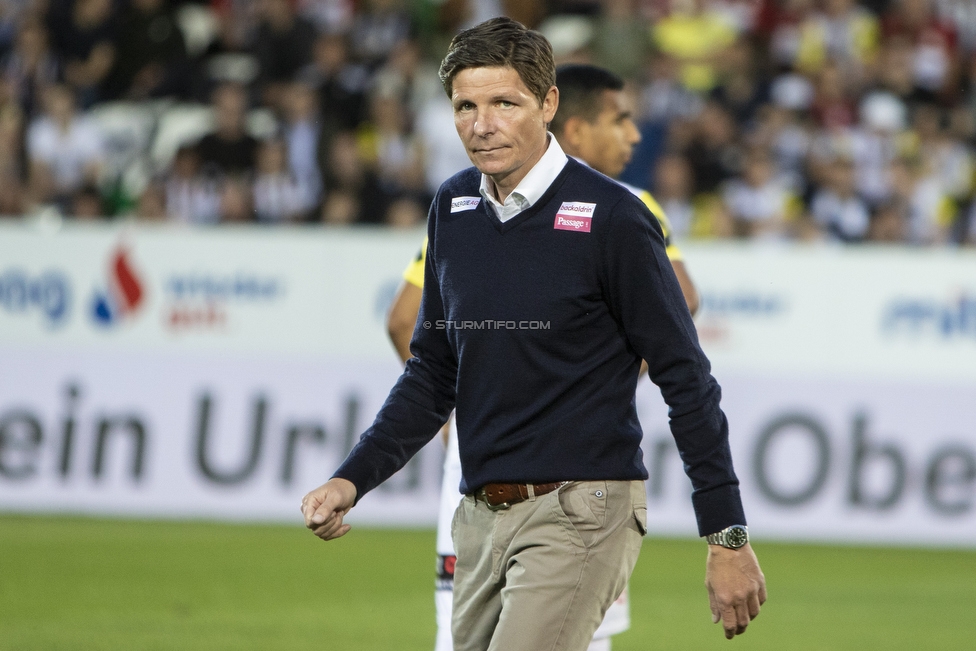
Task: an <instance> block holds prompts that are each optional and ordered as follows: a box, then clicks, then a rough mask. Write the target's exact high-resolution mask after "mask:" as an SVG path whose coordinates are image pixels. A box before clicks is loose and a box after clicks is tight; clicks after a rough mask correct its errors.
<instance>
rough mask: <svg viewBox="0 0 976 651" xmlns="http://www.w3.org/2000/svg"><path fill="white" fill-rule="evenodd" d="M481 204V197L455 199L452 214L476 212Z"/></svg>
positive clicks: (452, 203)
mask: <svg viewBox="0 0 976 651" xmlns="http://www.w3.org/2000/svg"><path fill="white" fill-rule="evenodd" d="M479 203H481V197H454V198H453V199H451V212H463V211H465V210H474V209H475V208H477V207H478V204H479Z"/></svg>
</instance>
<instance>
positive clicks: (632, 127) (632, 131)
mask: <svg viewBox="0 0 976 651" xmlns="http://www.w3.org/2000/svg"><path fill="white" fill-rule="evenodd" d="M640 141H641V132H640V129H638V128H637V125H636V124H634V121H633V120H627V142H629V143H630V144H632V145H636V144H637V143H639V142H640Z"/></svg>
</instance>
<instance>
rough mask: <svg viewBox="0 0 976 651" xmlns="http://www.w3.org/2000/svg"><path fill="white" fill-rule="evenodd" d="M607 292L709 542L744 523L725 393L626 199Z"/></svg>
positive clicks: (651, 237) (638, 211)
mask: <svg viewBox="0 0 976 651" xmlns="http://www.w3.org/2000/svg"><path fill="white" fill-rule="evenodd" d="M603 246H604V248H603V269H602V272H603V274H604V283H605V293H606V295H607V297H608V302H609V304H610V310H611V312H612V313H613V315H614V318H615V319H616V320H617V321H618V323H620V325H621V327H622V329H623V331H624V335H625V336H626V338H627V340H628V343H629V344H630V346H631V347H632V348H633V349H634V351H635V353H636V354H637V355H639V356H640V357H641V358H643V359H644V360H645V361H646V362H647V365H648V370H649V374H650V377H651V380H652V381H653V382H654V383H655V384H656V385H657V386H658V387H659V388H660V389H661V394H662V395H663V396H664V400H665V402H666V403H667V404H668V408H669V409H668V414H669V416H670V421H671V433H672V435H673V436H674V439H675V442H676V443H677V446H678V452H679V454H680V455H681V460H682V461H683V463H684V468H685V472H686V473H687V475H688V477H689V479H691V483H692V487H693V488H694V492H693V493H692V503H693V505H694V508H695V515H696V517H697V520H698V531H699V534H700V535H702V536H705V535H708V534H710V533H715V532H717V531H721V530H722V529H724V528H725V527H728V526H730V525H733V524H745V523H746V520H745V514H744V512H743V509H742V501H741V499H740V496H739V481H738V479H737V478H736V476H735V472H734V470H733V467H732V455H731V451H730V449H729V429H728V421H727V420H726V418H725V414H724V413H723V412H722V410H721V408H720V406H719V401H720V399H721V389H720V388H719V385H718V382H716V381H715V378H713V377H712V375H711V372H710V365H709V363H708V359H707V358H706V357H705V354H704V353H703V352H702V350H701V348H700V346H699V344H698V336H697V333H696V331H695V325H694V323H693V322H692V320H691V315H690V314H689V312H688V308H687V306H686V304H685V302H684V299H683V297H682V294H681V288H680V287H679V285H678V282H677V279H676V278H675V276H674V272H673V270H672V268H671V264H670V262H669V260H668V257H667V253H666V252H665V243H664V238H663V236H662V234H661V231H660V227H659V226H658V224H657V222H656V220H653V219H648V215H647V214H646V208H645V207H644V205H643V204H642V203H640V202H639V201H638V200H636V199H634V198H632V197H630V196H627V197H624V199H622V200H621V201H620V202H618V203H617V204H616V205H615V206H614V208H613V209H612V210H611V215H610V216H609V222H608V224H607V230H606V232H605V235H604V241H603Z"/></svg>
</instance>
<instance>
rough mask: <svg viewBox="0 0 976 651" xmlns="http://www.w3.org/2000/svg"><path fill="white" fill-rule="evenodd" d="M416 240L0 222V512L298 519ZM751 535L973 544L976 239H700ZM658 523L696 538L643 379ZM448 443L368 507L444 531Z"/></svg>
mask: <svg viewBox="0 0 976 651" xmlns="http://www.w3.org/2000/svg"><path fill="white" fill-rule="evenodd" d="M421 238H422V233H420V232H416V231H414V232H407V233H391V232H385V231H371V230H365V231H360V230H321V229H302V228H296V229H281V230H277V229H263V228H233V229H204V230H187V229H179V228H169V227H125V228H110V227H65V228H62V229H60V230H58V231H56V232H44V231H41V230H37V229H33V228H31V227H28V226H23V225H0V362H2V368H3V373H0V510H2V511H17V512H48V513H53V512H69V513H98V514H113V515H126V516H138V517H205V518H221V519H228V520H275V521H291V522H297V521H298V519H299V514H298V504H299V500H300V499H301V496H302V495H303V494H304V493H305V492H306V491H307V490H308V489H309V488H311V487H314V486H316V485H318V483H320V482H321V481H322V480H323V479H325V478H327V477H328V476H329V475H330V474H331V473H332V471H333V470H334V469H335V468H336V466H337V465H338V464H339V463H340V462H341V460H342V458H343V457H344V456H345V454H346V452H348V450H349V449H350V448H351V446H352V445H353V444H354V443H355V441H356V439H357V438H358V436H359V434H360V433H361V432H362V431H363V430H364V429H365V428H366V427H367V426H368V425H369V423H370V422H371V421H372V418H373V417H374V415H375V413H376V411H377V410H378V408H379V406H380V405H381V404H382V402H383V400H384V399H385V398H386V395H387V393H388V391H389V389H390V387H391V386H392V384H393V383H394V382H395V380H396V377H397V375H398V373H399V369H400V366H399V364H398V363H397V361H396V358H395V355H394V352H393V349H392V346H391V345H390V343H389V341H388V339H387V336H386V330H385V312H386V309H387V307H388V306H389V304H390V301H391V300H392V297H393V294H394V292H395V290H396V287H397V286H398V284H399V282H400V274H401V272H402V270H403V268H404V266H405V265H406V263H407V262H408V261H409V260H410V259H411V257H412V256H413V255H415V254H416V252H417V249H418V247H419V244H420V240H421ZM685 254H686V259H687V263H688V266H689V268H690V270H691V273H692V275H693V277H694V279H695V281H696V283H697V284H698V287H699V290H700V292H701V295H702V310H701V312H700V314H699V316H698V317H697V318H696V323H697V325H698V330H699V334H700V337H701V340H702V345H703V347H704V348H705V350H706V352H707V353H708V355H709V358H710V359H711V361H712V364H713V372H714V374H715V376H716V377H717V378H718V380H719V382H720V383H721V385H722V387H723V408H724V410H725V412H726V414H727V416H728V419H729V424H730V431H731V440H732V447H733V453H734V456H735V461H736V469H737V473H738V475H739V479H740V481H741V484H742V492H743V497H744V500H745V504H746V512H747V515H748V517H749V523H750V526H751V528H752V529H753V531H754V533H755V535H756V536H757V537H759V538H768V539H774V538H775V539H790V540H811V541H823V540H833V541H850V542H880V543H894V544H931V545H953V546H970V547H976V254H974V253H973V252H958V251H935V250H931V251H930V250H925V251H923V250H905V249H860V248H847V249H838V248H832V247H831V248H825V247H780V246H775V247H770V246H748V245H747V246H743V245H738V246H736V245H724V244H723V245H712V246H694V247H693V246H687V247H685ZM638 407H639V410H640V413H641V420H642V423H643V425H644V428H645V443H644V452H645V463H646V465H647V468H648V470H649V472H650V480H649V481H648V498H649V517H650V519H651V526H652V529H653V530H655V531H657V532H659V533H664V534H675V535H694V533H695V531H696V529H695V524H694V515H693V513H692V511H691V506H690V501H689V499H688V493H689V491H690V486H689V484H688V481H687V479H685V478H684V475H683V472H682V469H681V463H680V460H679V459H678V456H677V451H676V449H675V448H674V444H673V442H672V440H671V437H670V434H669V433H668V429H667V416H666V408H665V407H664V405H663V404H662V402H661V399H660V397H659V394H658V392H657V389H656V388H655V387H654V386H653V385H651V384H650V383H649V382H647V381H646V380H644V381H642V383H641V385H640V387H639V390H638ZM440 460H441V450H440V446H439V444H438V443H437V441H436V440H435V441H434V442H432V443H431V445H429V446H428V447H427V448H426V449H425V450H424V451H423V452H422V453H421V454H420V455H419V456H418V458H417V459H416V460H415V461H413V462H411V464H409V465H408V467H407V468H405V469H404V470H403V471H401V472H400V473H398V475H397V476H396V477H394V478H393V479H391V480H390V481H389V482H387V484H385V485H384V486H382V487H380V488H379V489H377V490H376V491H373V492H372V493H370V494H369V495H367V496H366V498H364V500H363V501H362V503H361V504H360V505H359V506H358V507H357V508H356V509H355V510H354V511H353V513H352V514H351V519H352V521H354V522H361V523H373V524H385V523H389V524H404V525H417V524H425V525H429V524H432V523H433V522H434V520H435V517H436V510H437V494H438V484H439V474H440V473H439V468H440Z"/></svg>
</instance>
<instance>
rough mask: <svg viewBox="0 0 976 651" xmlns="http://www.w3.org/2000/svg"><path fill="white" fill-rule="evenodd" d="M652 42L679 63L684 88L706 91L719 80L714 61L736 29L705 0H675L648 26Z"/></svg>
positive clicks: (716, 61) (727, 44)
mask: <svg viewBox="0 0 976 651" xmlns="http://www.w3.org/2000/svg"><path fill="white" fill-rule="evenodd" d="M651 36H652V38H653V40H654V44H655V45H656V46H657V47H658V49H660V50H661V52H664V53H665V54H667V55H668V56H670V57H673V58H674V59H675V60H676V61H677V62H678V65H679V66H680V73H679V79H680V80H681V83H682V84H683V85H684V87H685V88H687V89H689V90H692V91H695V92H698V93H707V92H708V91H710V90H712V88H714V87H715V85H716V84H717V83H718V74H717V68H716V66H717V64H718V62H719V61H720V59H721V57H722V56H723V55H724V53H725V50H726V48H728V47H729V46H731V45H732V44H733V43H734V42H735V38H736V32H735V29H734V27H733V25H731V24H730V23H729V22H728V21H727V20H726V19H725V18H724V17H722V16H721V15H719V14H718V13H716V12H715V11H714V10H713V9H712V8H711V7H710V6H709V5H708V4H707V3H706V2H705V0H674V1H673V2H672V3H671V11H670V13H669V14H668V16H667V17H665V18H664V19H663V20H661V21H660V22H658V23H657V24H655V25H654V26H653V27H652V28H651Z"/></svg>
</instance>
